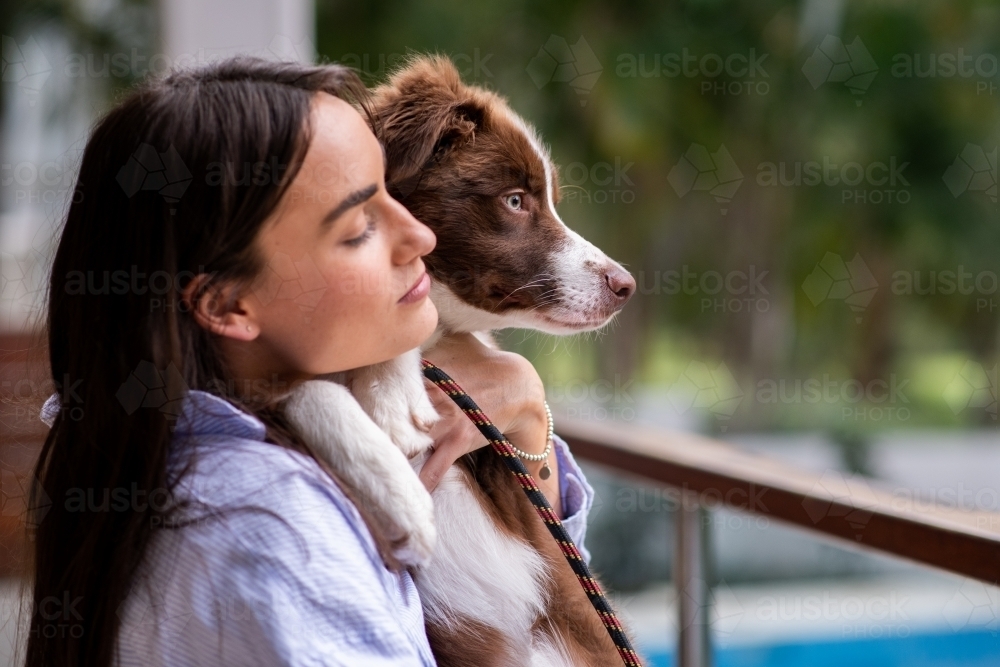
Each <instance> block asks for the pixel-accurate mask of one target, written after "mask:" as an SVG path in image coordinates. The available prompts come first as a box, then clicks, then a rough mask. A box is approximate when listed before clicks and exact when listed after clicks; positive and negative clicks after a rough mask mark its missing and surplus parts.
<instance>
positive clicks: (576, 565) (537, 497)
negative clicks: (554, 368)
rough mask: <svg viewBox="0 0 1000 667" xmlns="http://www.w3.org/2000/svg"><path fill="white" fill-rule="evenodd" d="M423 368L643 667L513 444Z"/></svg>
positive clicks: (630, 658) (614, 636)
mask: <svg viewBox="0 0 1000 667" xmlns="http://www.w3.org/2000/svg"><path fill="white" fill-rule="evenodd" d="M421 367H422V369H423V371H424V376H426V377H427V379H428V380H430V381H431V382H433V383H434V384H436V385H437V386H438V387H439V388H440V389H441V390H442V391H443V392H444V393H446V394H448V396H450V397H451V399H452V400H453V401H455V403H456V404H457V405H458V407H459V408H461V409H462V412H464V413H465V415H466V416H467V417H468V418H469V419H470V420H472V423H473V424H475V425H476V427H477V428H478V429H479V431H480V432H481V433H482V434H483V435H484V436H486V440H487V441H488V442H489V443H490V445H491V446H492V447H493V451H495V452H496V453H497V454H499V455H500V456H501V458H502V459H503V461H504V463H505V464H506V465H507V468H509V469H510V471H511V472H512V473H513V474H514V477H516V478H517V481H518V483H519V484H520V485H521V489H522V490H523V491H524V493H525V495H527V496H528V500H530V501H531V504H532V505H534V507H535V511H536V512H538V516H540V517H541V519H542V522H543V523H544V524H545V526H546V527H547V528H548V529H549V532H550V533H552V537H554V538H555V540H556V542H557V543H558V544H559V548H560V549H561V550H562V553H563V556H565V557H566V561H567V562H568V563H569V566H570V567H571V568H573V573H574V574H576V578H577V579H578V580H579V581H580V585H581V586H583V590H584V592H586V593H587V597H588V598H590V602H591V604H593V605H594V609H596V610H597V614H598V615H599V616H600V617H601V622H602V623H604V627H605V628H606V629H607V631H608V634H609V635H611V640H612V641H613V642H614V643H615V647H616V648H617V649H618V653H619V655H621V657H622V661H624V663H625V665H626V666H627V667H642V662H640V661H639V656H638V654H637V653H636V652H635V649H633V648H632V644H631V642H629V639H628V637H627V636H626V635H625V631H624V630H623V629H622V624H621V623H620V622H619V621H618V617H617V616H615V612H614V610H613V609H612V608H611V605H610V604H609V603H608V600H607V598H606V597H604V591H602V590H601V585H600V584H599V583H598V582H597V580H596V579H594V576H593V575H592V574H591V573H590V568H589V567H587V564H586V563H585V562H584V561H583V558H581V557H580V552H579V550H577V548H576V545H575V544H573V540H572V539H571V538H570V536H569V535H568V534H567V533H566V529H565V528H563V525H562V521H560V520H559V517H558V516H556V513H555V512H554V511H553V510H552V506H551V505H549V501H548V500H546V498H545V494H543V493H542V491H541V490H540V489H539V488H538V485H537V484H535V479H534V477H532V476H531V473H529V472H528V469H527V468H525V467H524V463H522V462H521V459H520V458H518V457H517V455H516V454H515V453H514V449H513V447H512V445H511V444H510V442H509V441H508V440H507V438H506V437H505V436H504V434H503V433H501V432H500V430H499V429H498V428H497V427H496V426H494V425H493V422H491V421H490V420H489V417H487V416H486V415H485V414H483V411H482V410H480V409H479V406H478V405H476V402H475V401H473V400H472V398H471V397H470V396H469V395H468V394H466V393H465V391H464V390H463V389H462V388H461V387H460V386H458V384H457V383H456V382H455V381H454V380H452V379H451V378H450V377H449V376H448V374H447V373H445V372H444V371H442V370H441V369H440V368H438V367H437V366H435V365H434V364H432V363H431V362H429V361H427V360H426V359H424V360H422V361H421Z"/></svg>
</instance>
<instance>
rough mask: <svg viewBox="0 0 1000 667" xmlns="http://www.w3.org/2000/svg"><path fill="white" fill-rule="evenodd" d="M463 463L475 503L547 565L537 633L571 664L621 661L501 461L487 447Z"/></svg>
mask: <svg viewBox="0 0 1000 667" xmlns="http://www.w3.org/2000/svg"><path fill="white" fill-rule="evenodd" d="M462 463H463V465H464V466H465V467H466V469H467V470H469V471H470V474H471V475H472V476H473V477H474V479H475V481H476V484H475V486H474V491H475V492H476V495H477V497H478V498H479V501H480V503H481V504H482V506H483V507H484V508H485V509H486V511H487V512H488V513H489V514H490V515H491V516H492V517H493V518H494V520H495V521H496V522H497V525H498V526H501V527H502V528H504V529H506V530H507V531H508V532H509V533H510V534H511V535H513V536H515V537H517V538H518V539H521V540H524V541H526V542H527V543H528V544H530V545H531V546H532V547H533V548H534V549H535V551H537V552H538V553H540V554H541V555H542V557H543V558H544V559H545V561H546V564H547V565H548V570H549V576H550V577H551V585H550V586H549V590H548V591H547V593H548V596H549V599H548V604H547V606H546V611H547V616H546V618H544V619H540V621H539V624H538V632H539V634H542V633H545V634H550V635H555V636H558V637H560V638H561V639H562V641H563V642H564V643H565V645H566V648H567V649H568V652H569V655H570V657H571V658H572V659H573V664H576V665H581V666H582V665H587V666H590V665H592V666H593V667H599V666H607V665H614V664H618V663H620V662H621V658H620V657H619V655H618V650H617V649H616V648H615V645H614V642H612V641H611V637H609V636H608V631H607V630H606V629H605V628H604V625H603V624H602V623H601V619H600V618H599V617H598V615H597V612H596V611H595V610H594V606H593V605H592V604H591V602H590V600H589V599H588V598H587V594H586V593H585V592H584V591H583V587H581V586H580V582H579V581H578V580H577V578H576V574H574V573H573V570H572V568H570V566H569V563H567V562H566V558H565V556H563V554H562V551H561V550H560V549H559V545H558V544H556V541H555V540H554V539H553V538H552V534H551V533H549V531H548V529H547V528H546V527H545V524H544V523H543V522H542V520H541V518H540V517H539V516H538V514H537V512H535V508H534V507H533V506H532V504H531V501H529V500H528V497H527V496H526V495H524V491H523V490H521V486H520V485H519V484H518V483H517V480H516V479H515V478H514V476H513V475H511V474H510V471H509V470H508V469H507V466H506V465H505V464H504V462H503V461H502V460H501V459H500V457H499V456H497V455H496V453H494V452H493V451H492V450H491V449H490V448H488V447H486V448H483V449H480V450H478V451H476V452H473V453H472V454H469V455H468V456H467V457H465V458H464V459H463V461H462ZM476 487H478V488H476ZM526 641H527V639H526ZM439 664H441V665H442V667H445V665H446V663H443V662H440V663H439ZM499 664H503V663H490V662H487V663H483V664H482V666H481V667H489V666H491V665H499Z"/></svg>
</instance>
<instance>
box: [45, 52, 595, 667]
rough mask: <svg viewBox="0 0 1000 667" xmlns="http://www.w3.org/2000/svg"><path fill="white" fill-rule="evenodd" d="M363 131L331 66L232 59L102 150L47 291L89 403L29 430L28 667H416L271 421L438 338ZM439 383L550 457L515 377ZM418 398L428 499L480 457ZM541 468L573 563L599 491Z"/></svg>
mask: <svg viewBox="0 0 1000 667" xmlns="http://www.w3.org/2000/svg"><path fill="white" fill-rule="evenodd" d="M345 100H346V101H345ZM349 102H352V103H354V104H355V106H352V105H351V104H349ZM359 108H360V109H361V110H362V112H364V108H365V107H364V87H363V86H362V85H361V84H360V82H359V80H358V79H357V77H356V76H354V75H353V74H352V73H351V72H350V71H349V70H346V69H344V68H342V67H339V66H303V65H297V64H288V63H283V64H276V63H267V62H263V61H258V60H252V59H235V60H229V61H226V62H223V63H219V64H216V65H213V66H209V67H206V68H202V69H198V70H192V71H182V72H176V73H173V74H171V75H170V76H168V77H166V78H164V79H162V80H158V81H153V82H150V83H148V84H146V85H145V86H143V87H142V88H141V89H140V90H138V91H136V92H135V93H133V94H132V95H131V96H129V97H128V98H127V99H126V100H124V101H123V102H121V103H120V104H119V105H118V106H117V107H116V108H114V109H113V110H112V111H111V112H110V113H108V114H107V116H105V117H104V119H103V120H101V121H100V123H99V124H98V125H97V127H96V129H95V130H94V132H93V134H92V136H91V138H90V140H89V142H88V144H87V147H86V149H85V151H84V156H83V162H82V165H81V170H80V176H79V180H78V182H77V195H76V196H75V197H74V198H73V202H74V203H73V204H72V206H71V207H70V209H69V212H68V214H67V218H66V224H65V228H64V230H63V233H62V237H61V239H60V242H59V246H58V250H57V252H56V256H55V260H54V264H53V267H52V275H51V281H50V286H49V287H50V302H49V312H48V336H49V355H50V362H51V369H52V376H53V378H56V379H58V380H59V381H61V380H62V379H64V378H72V379H74V380H75V379H80V380H82V383H80V384H79V385H73V386H74V392H66V393H65V394H64V395H62V396H59V397H54V399H50V402H49V403H48V404H47V405H46V410H45V411H44V413H45V414H44V416H47V417H48V418H50V419H53V420H54V421H53V422H52V430H51V432H50V433H49V435H48V438H47V439H46V442H45V446H44V449H43V450H42V453H41V456H40V459H39V462H38V466H37V471H36V477H37V479H38V481H39V486H40V490H36V491H37V492H38V493H39V494H40V493H41V492H42V491H44V493H45V494H46V495H47V496H48V497H49V498H51V499H52V505H51V507H50V508H49V509H48V511H47V513H46V514H45V515H44V517H42V516H39V519H40V523H39V525H38V529H37V534H36V540H35V547H36V552H35V561H34V564H35V572H34V577H35V580H34V602H33V606H32V610H31V613H32V615H31V622H30V633H29V637H28V646H27V665H29V666H41V665H86V666H87V667H91V666H98V667H101V666H105V665H112V664H121V665H213V666H216V665H307V664H308V665H364V666H366V667H367V666H371V665H432V664H434V659H433V656H432V655H431V652H430V649H429V647H428V643H427V638H426V635H425V634H424V629H423V618H422V614H421V609H420V601H419V599H418V597H417V592H416V589H415V588H414V586H413V581H412V579H411V576H410V573H409V572H407V571H404V570H401V569H400V568H399V567H398V566H397V565H396V564H395V563H394V562H392V559H391V557H390V556H389V555H388V550H387V549H386V548H385V544H384V540H383V539H382V537H381V535H380V531H379V527H378V525H375V524H373V523H372V522H371V521H369V520H368V519H367V517H366V514H365V509H364V507H363V506H359V505H357V504H355V503H353V502H352V501H351V497H350V491H349V489H350V480H337V479H335V478H334V476H333V475H332V473H331V472H330V471H329V469H328V468H327V467H326V466H324V465H323V464H322V462H320V461H318V460H317V459H316V458H315V457H314V456H313V455H312V453H311V452H310V451H309V450H308V448H307V447H306V446H305V445H304V444H303V443H302V442H301V441H300V440H299V439H298V438H297V437H296V435H295V433H294V432H292V431H291V430H290V429H289V428H288V427H287V425H286V424H285V423H284V421H283V420H282V418H281V410H280V400H281V398H282V396H283V395H285V394H286V393H287V391H288V389H289V388H291V387H292V386H294V385H295V383H297V382H301V381H304V380H307V379H310V378H314V377H315V376H317V375H320V374H324V373H331V372H335V371H340V370H346V369H350V368H356V367H359V366H364V365H367V364H372V363H376V362H379V361H384V360H387V359H390V358H392V357H394V356H397V355H399V354H400V353H402V352H404V351H405V350H409V349H413V348H414V347H417V346H418V345H419V344H420V343H421V342H422V341H423V340H424V339H425V338H426V337H427V336H429V335H430V334H431V332H432V331H433V329H434V326H435V324H436V311H435V310H434V306H433V304H431V302H430V301H429V300H428V298H427V279H426V274H425V272H424V267H423V262H422V260H421V257H422V256H423V255H425V254H427V253H428V252H430V251H431V249H432V248H433V247H434V243H435V239H434V236H433V234H432V233H431V232H430V230H428V229H427V228H426V227H425V226H424V225H422V224H421V223H420V222H418V221H417V220H415V219H414V218H413V217H412V216H411V215H410V214H409V213H408V212H407V211H406V209H405V208H404V207H403V206H402V205H400V204H399V203H397V202H396V201H394V200H393V199H392V198H391V197H390V196H389V195H388V194H387V193H386V190H385V186H384V183H383V155H382V152H381V148H380V145H379V143H378V140H377V138H376V136H375V135H374V134H373V133H372V132H371V131H370V130H369V128H368V125H367V124H366V122H365V118H364V117H363V116H362V115H361V113H359V111H358V109H359ZM376 126H377V124H376ZM434 361H436V362H437V363H439V364H440V365H441V366H442V367H444V368H445V369H446V370H448V371H449V372H451V373H452V374H453V375H454V376H455V377H456V379H457V380H459V382H461V383H462V384H463V385H465V387H466V389H467V390H468V391H469V392H470V393H471V394H472V395H473V396H475V397H476V398H477V400H478V401H479V402H480V404H481V405H482V406H483V407H484V409H486V410H487V411H488V412H489V413H490V414H491V416H492V417H493V418H494V421H495V422H497V423H498V425H499V426H500V427H501V428H502V429H503V430H505V432H507V433H508V434H509V436H510V437H511V440H512V441H513V442H514V443H515V444H516V445H517V446H518V447H520V448H522V449H525V450H527V451H530V452H537V451H541V450H543V449H544V445H545V430H546V427H545V416H544V408H543V406H542V399H543V390H542V386H541V382H540V381H539V379H538V376H537V374H535V372H534V371H533V370H532V369H531V367H530V365H529V364H527V363H526V362H525V361H524V360H522V359H521V358H520V357H517V356H516V355H511V354H508V353H502V352H495V351H491V350H488V349H485V348H484V347H483V346H481V345H478V343H477V342H476V341H475V339H473V338H471V337H469V338H468V339H466V340H465V341H464V342H459V343H457V344H455V345H452V346H451V347H449V348H448V349H446V350H441V351H439V353H438V357H437V358H435V359H434ZM498 378H499V379H500V382H497V379H498ZM77 397H79V398H77ZM435 402H436V404H437V405H438V407H439V408H440V411H441V412H442V414H443V419H442V421H441V422H440V424H439V425H438V426H436V427H435V432H434V435H435V437H436V447H435V453H434V455H433V456H432V458H431V460H430V461H429V462H428V464H427V466H426V467H425V469H424V471H423V473H422V477H423V479H424V481H425V484H427V485H428V486H429V487H433V485H434V484H435V482H436V480H437V479H438V478H439V477H440V474H441V472H442V471H443V470H444V469H446V468H447V466H448V465H450V464H451V463H452V462H453V461H455V460H456V459H457V458H458V457H459V456H461V455H462V454H464V453H466V452H467V451H469V450H470V449H474V448H475V447H477V446H479V445H481V444H483V443H484V440H483V439H482V438H481V437H479V436H478V435H473V433H472V432H471V431H470V427H469V426H468V425H467V423H466V421H465V418H464V417H463V416H462V415H461V414H460V413H459V412H458V411H457V410H456V409H454V408H453V407H452V406H451V405H450V403H449V402H448V401H447V399H446V398H444V397H443V395H437V396H435ZM75 408H79V409H82V412H81V410H76V409H75ZM70 414H72V415H74V416H75V418H71V417H70ZM81 414H82V417H80V415H81ZM556 452H557V464H558V465H557V466H556V468H557V472H558V474H557V475H553V476H552V478H553V479H554V481H555V486H553V487H550V488H547V489H546V492H547V494H548V495H550V496H551V500H552V501H553V502H554V503H555V504H560V503H561V507H562V513H563V514H564V515H568V516H567V520H566V525H567V528H568V530H570V532H571V534H572V535H573V536H574V538H575V539H577V541H578V542H582V539H583V532H584V523H585V519H586V511H587V509H588V507H589V504H590V502H591V499H592V494H593V492H592V491H591V490H590V488H589V487H588V486H587V484H586V482H585V481H584V480H583V476H582V474H581V473H580V471H579V469H578V468H577V467H576V464H575V463H574V462H573V461H572V459H571V457H570V456H569V453H568V450H567V449H566V448H565V445H564V443H562V442H561V441H557V442H556Z"/></svg>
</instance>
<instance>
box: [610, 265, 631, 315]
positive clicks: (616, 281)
mask: <svg viewBox="0 0 1000 667" xmlns="http://www.w3.org/2000/svg"><path fill="white" fill-rule="evenodd" d="M604 279H605V280H606V281H607V283H608V289H609V290H611V294H612V295H614V296H613V299H614V301H615V309H616V310H617V309H620V308H621V307H622V306H624V305H625V302H626V301H628V300H629V299H630V298H631V297H632V294H634V293H635V278H633V277H632V274H631V273H629V272H628V271H626V270H625V269H623V268H621V267H620V266H611V267H609V268H608V269H607V270H606V271H605V273H604Z"/></svg>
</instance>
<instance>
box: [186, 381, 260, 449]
mask: <svg viewBox="0 0 1000 667" xmlns="http://www.w3.org/2000/svg"><path fill="white" fill-rule="evenodd" d="M266 434H267V428H266V427H265V426H264V422H262V421H261V420H259V419H257V418H256V417H254V416H253V415H251V414H249V413H247V412H244V411H243V410H240V409H239V408H238V407H236V406H235V405H233V404H232V403H230V402H229V401H227V400H226V399H224V398H220V397H219V396H216V395H214V394H210V393H208V392H207V391H201V390H198V389H192V390H190V391H188V392H187V394H186V396H185V397H184V402H183V404H182V405H181V411H180V414H179V415H178V416H177V424H176V425H175V426H174V437H190V436H201V435H229V436H232V437H234V438H243V439H245V440H260V441H263V440H264V438H265V436H266Z"/></svg>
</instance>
